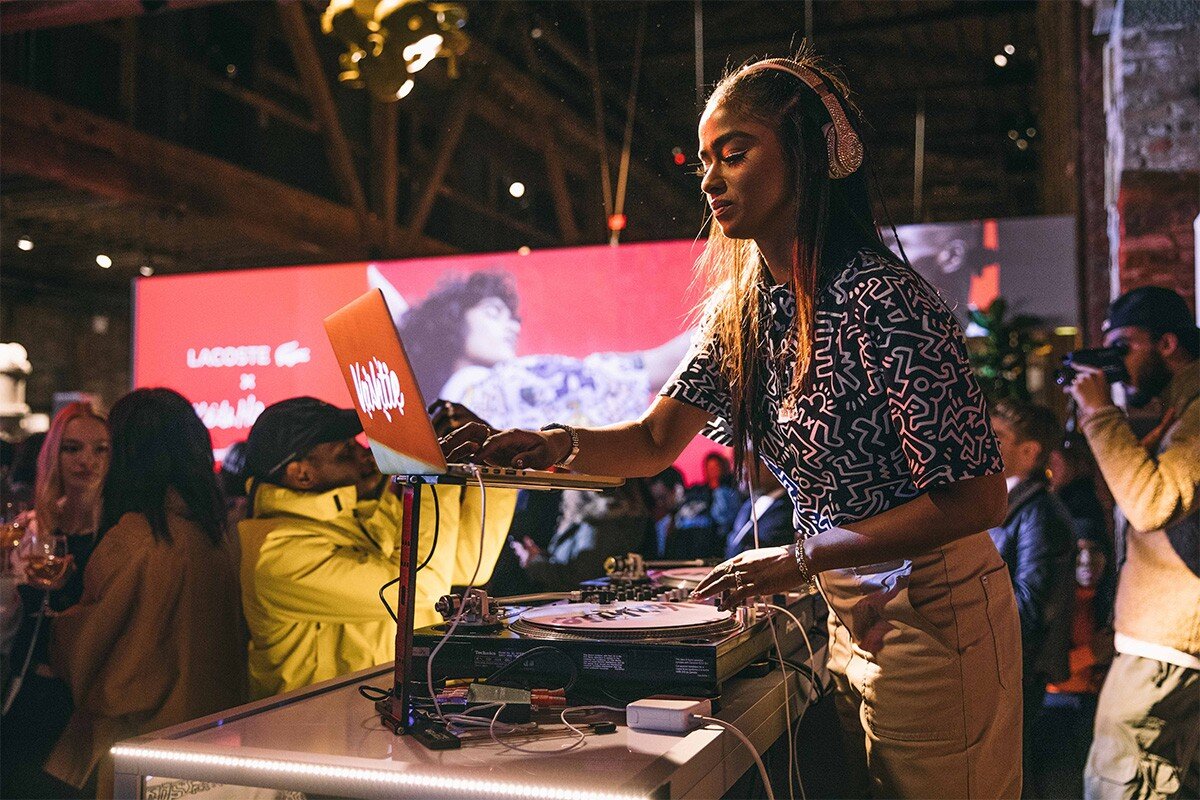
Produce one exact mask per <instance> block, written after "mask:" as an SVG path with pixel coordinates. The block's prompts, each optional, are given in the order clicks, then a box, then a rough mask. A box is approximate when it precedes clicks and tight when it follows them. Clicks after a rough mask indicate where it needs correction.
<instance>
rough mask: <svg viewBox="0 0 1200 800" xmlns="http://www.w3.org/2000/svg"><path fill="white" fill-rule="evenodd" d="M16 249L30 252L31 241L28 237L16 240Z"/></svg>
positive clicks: (31, 247)
mask: <svg viewBox="0 0 1200 800" xmlns="http://www.w3.org/2000/svg"><path fill="white" fill-rule="evenodd" d="M17 249H18V250H32V249H33V239H30V238H29V237H28V236H22V237H21V238H20V239H17Z"/></svg>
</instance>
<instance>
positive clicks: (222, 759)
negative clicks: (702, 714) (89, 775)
mask: <svg viewBox="0 0 1200 800" xmlns="http://www.w3.org/2000/svg"><path fill="white" fill-rule="evenodd" d="M111 753H112V755H113V757H114V758H118V759H120V758H136V759H138V760H139V761H140V762H141V763H143V764H144V763H146V762H155V765H154V768H153V769H151V770H138V772H139V773H140V774H143V775H144V774H147V773H151V774H153V773H156V772H159V771H160V767H162V766H168V765H186V764H191V765H202V766H208V767H226V768H232V769H244V770H249V771H252V772H257V773H260V774H261V775H263V776H264V778H265V777H267V776H280V777H303V778H318V779H326V780H339V781H346V782H348V783H353V784H359V785H364V786H365V785H370V786H374V787H377V788H381V789H382V788H390V787H407V788H412V789H426V790H428V789H434V790H442V791H445V792H457V793H458V795H457V796H460V797H461V796H463V794H465V793H471V794H473V795H477V796H487V797H513V798H522V799H524V798H532V799H533V800H542V799H543V798H544V799H545V800H554V799H556V798H562V800H635V798H637V799H638V800H642V798H645V795H631V794H617V793H614V792H602V791H590V790H585V789H568V788H556V787H551V786H538V785H535V784H523V783H506V782H502V781H494V780H481V779H478V778H461V777H448V776H440V775H414V774H411V773H402V772H393V771H390V770H380V769H367V768H363V767H339V766H331V765H322V764H304V763H300V762H296V761H282V760H279V759H271V758H246V757H242V756H222V755H214V754H208V753H188V752H181V751H178V750H162V749H158V748H152V747H130V746H128V745H118V746H116V747H114V748H112V750H111ZM120 771H121V770H118V772H120Z"/></svg>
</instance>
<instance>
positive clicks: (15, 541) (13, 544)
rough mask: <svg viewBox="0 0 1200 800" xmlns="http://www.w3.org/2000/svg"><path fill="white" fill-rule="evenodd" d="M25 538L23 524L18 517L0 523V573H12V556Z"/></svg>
mask: <svg viewBox="0 0 1200 800" xmlns="http://www.w3.org/2000/svg"><path fill="white" fill-rule="evenodd" d="M24 538H25V523H24V521H23V520H21V519H20V518H19V517H17V518H14V519H11V520H8V521H7V522H3V523H0V573H9V572H12V571H13V556H14V555H15V554H16V552H17V548H19V547H20V546H21V540H22V539H24Z"/></svg>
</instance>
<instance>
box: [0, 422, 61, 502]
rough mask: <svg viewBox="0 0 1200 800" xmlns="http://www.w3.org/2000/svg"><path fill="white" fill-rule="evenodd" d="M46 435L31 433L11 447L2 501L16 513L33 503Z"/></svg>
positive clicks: (47, 432)
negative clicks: (40, 457) (38, 464)
mask: <svg viewBox="0 0 1200 800" xmlns="http://www.w3.org/2000/svg"><path fill="white" fill-rule="evenodd" d="M70 405H76V404H75V403H72V404H70ZM56 416H57V415H56ZM48 435H49V431H46V432H45V433H31V434H30V435H29V436H26V437H25V438H24V439H22V440H21V441H19V442H17V443H16V444H15V445H13V446H12V466H11V467H9V469H8V472H7V474H6V478H7V481H8V482H7V492H6V493H5V495H4V501H5V503H6V504H7V503H12V504H13V508H14V509H16V510H17V511H24V510H25V509H26V508H28V507H29V506H31V505H32V504H33V503H34V501H35V496H36V494H37V463H38V456H39V455H40V454H41V452H42V444H43V443H44V442H45V441H46V437H47V436H48Z"/></svg>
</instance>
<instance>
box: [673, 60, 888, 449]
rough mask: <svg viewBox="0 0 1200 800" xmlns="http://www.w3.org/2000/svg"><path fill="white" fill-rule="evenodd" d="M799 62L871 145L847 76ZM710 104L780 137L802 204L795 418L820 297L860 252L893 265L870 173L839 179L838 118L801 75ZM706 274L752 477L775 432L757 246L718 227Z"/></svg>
mask: <svg viewBox="0 0 1200 800" xmlns="http://www.w3.org/2000/svg"><path fill="white" fill-rule="evenodd" d="M792 60H793V61H795V62H796V63H798V64H800V65H801V66H804V67H807V68H808V69H810V70H813V71H815V72H817V73H818V74H819V75H821V76H822V77H823V78H824V80H825V83H826V85H827V86H828V87H829V89H830V91H832V92H833V93H834V94H835V95H836V96H837V98H838V99H839V100H840V101H841V103H842V106H843V108H844V109H845V111H846V117H847V119H848V120H849V121H850V124H851V125H852V126H853V127H854V129H855V130H856V131H857V132H858V133H859V136H860V138H861V136H862V124H861V120H860V116H859V113H858V109H857V108H856V107H855V106H854V105H853V104H852V103H851V102H850V101H849V89H848V87H847V86H846V83H845V81H844V80H843V79H842V78H841V77H840V76H839V74H838V72H837V71H836V70H835V69H834V68H833V67H831V66H830V65H828V64H827V63H825V62H824V61H822V60H821V59H819V58H817V57H816V56H814V55H813V54H812V53H811V51H809V50H808V49H807V48H805V49H802V50H801V51H800V52H799V53H797V54H796V55H795V56H794V57H793V59H792ZM708 102H709V105H710V106H712V105H714V104H719V105H724V106H726V107H727V108H730V109H731V110H733V111H734V112H735V113H738V114H745V115H746V116H749V117H751V118H753V119H756V120H758V121H761V122H762V123H763V124H766V125H768V126H770V127H772V128H773V129H774V130H775V131H776V133H777V135H778V136H779V142H780V144H781V145H782V147H783V152H784V158H785V159H786V160H787V167H788V170H789V172H790V177H791V179H792V186H793V188H792V191H793V193H794V195H795V197H796V198H797V203H796V208H797V215H796V220H795V230H796V249H795V253H794V256H793V263H792V269H791V278H790V281H789V283H790V285H791V288H792V290H793V293H794V295H795V298H796V313H795V316H794V319H793V323H792V331H791V336H792V340H793V341H794V342H795V361H794V363H793V364H792V367H793V372H792V375H793V378H792V384H791V386H790V387H789V388H788V389H787V395H786V396H785V397H784V398H783V403H784V406H785V408H787V407H788V406H789V405H790V404H791V403H793V402H794V401H795V400H796V398H797V396H798V395H799V394H800V393H801V392H802V391H803V390H804V388H805V387H806V386H807V385H808V372H809V364H810V363H811V358H812V351H813V345H814V340H815V336H816V325H815V306H816V297H817V294H818V291H819V290H820V288H821V287H823V286H825V285H827V284H828V282H829V281H830V280H832V279H833V278H834V277H835V276H836V275H837V274H838V272H840V270H841V269H842V268H844V267H845V266H846V264H847V263H848V262H849V261H850V259H851V258H852V257H853V255H854V254H855V253H856V252H858V251H859V250H862V249H868V250H872V251H874V252H877V253H879V254H881V255H885V256H887V257H891V253H890V251H889V250H888V249H887V246H886V245H885V244H884V243H883V241H882V240H881V239H880V237H879V233H878V231H877V229H876V226H875V218H874V215H873V213H872V211H871V202H870V194H869V185H868V182H867V174H868V170H869V169H870V165H869V163H868V160H867V158H866V156H864V158H863V163H862V165H861V166H860V167H859V168H858V170H857V171H855V172H854V173H852V174H851V175H850V176H849V177H846V178H843V179H840V180H834V179H832V178H830V177H829V174H828V171H829V161H828V154H827V148H826V140H825V134H824V128H825V126H827V125H829V124H830V122H831V120H830V116H829V111H828V110H827V109H826V108H825V106H824V105H823V104H822V103H821V100H820V98H819V97H818V96H817V93H816V92H815V91H814V90H813V89H812V88H810V87H809V86H808V85H806V84H805V83H804V82H803V81H801V80H800V79H799V78H797V77H795V76H794V75H790V74H787V73H784V72H780V71H778V70H773V69H762V70H750V71H746V70H745V65H743V67H739V68H737V69H735V70H733V71H731V72H730V73H729V74H727V75H726V76H725V77H724V78H723V79H722V80H721V81H720V82H719V83H718V84H717V85H716V88H715V89H714V90H713V93H712V95H711V97H710V98H709V101H708ZM697 267H698V269H699V272H700V275H701V277H702V278H703V279H704V281H705V283H706V285H707V286H708V296H707V297H706V299H705V301H704V308H705V309H706V313H707V317H706V319H707V325H706V329H705V331H704V333H705V335H706V336H708V337H709V338H710V340H711V341H713V343H714V344H715V346H716V351H717V353H718V355H719V364H720V369H721V372H722V374H723V376H724V377H725V378H726V380H727V381H728V383H729V393H730V400H731V405H732V408H731V415H732V416H731V419H730V420H729V423H730V425H731V427H732V429H733V454H734V465H735V468H736V470H737V471H738V472H742V471H743V470H744V469H745V465H746V452H747V449H748V448H749V449H751V450H753V451H754V452H757V450H758V444H759V443H760V442H761V441H762V440H763V438H764V437H765V436H766V434H767V430H768V428H769V427H770V426H771V424H772V421H771V420H769V419H767V415H766V414H765V412H764V410H763V408H764V398H765V395H766V381H767V367H768V365H767V364H766V363H765V362H764V360H763V358H762V355H761V350H760V348H759V347H758V346H757V343H758V342H759V341H761V335H762V332H763V331H764V330H765V326H766V325H767V322H766V320H765V319H763V318H762V313H763V312H762V307H761V304H760V297H761V291H762V289H761V285H762V281H763V267H762V261H761V254H760V253H759V251H758V247H757V246H756V245H755V243H754V242H753V241H751V240H748V239H730V238H727V237H726V236H725V235H724V233H723V232H722V230H721V227H720V225H719V224H718V223H717V222H716V220H715V219H714V220H713V223H712V227H711V230H710V232H709V237H708V242H707V244H706V246H705V248H704V253H703V254H702V255H701V256H700V259H699V261H698V263H697Z"/></svg>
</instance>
